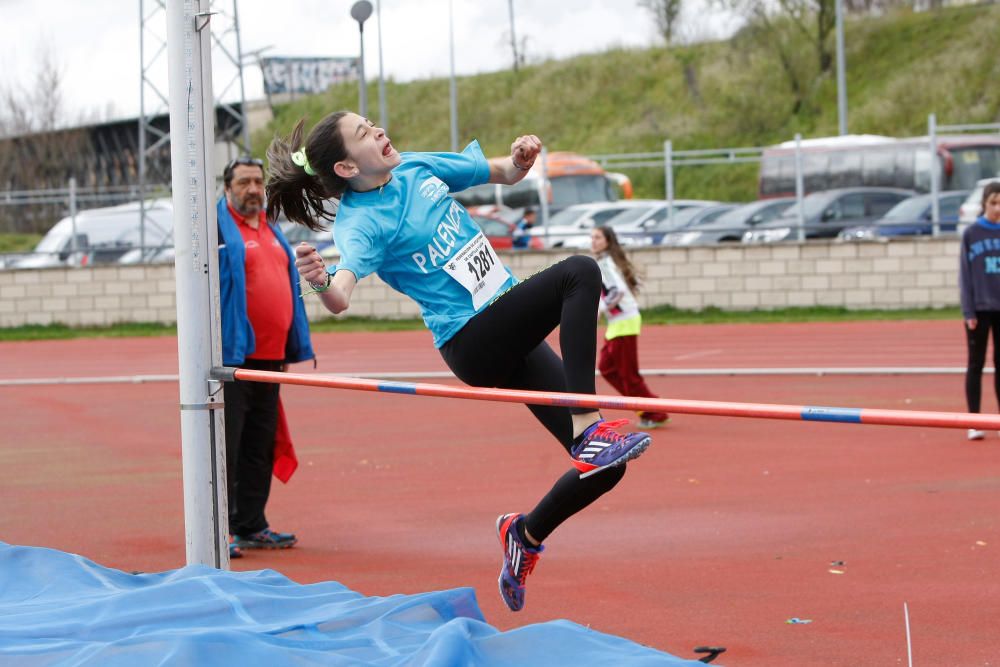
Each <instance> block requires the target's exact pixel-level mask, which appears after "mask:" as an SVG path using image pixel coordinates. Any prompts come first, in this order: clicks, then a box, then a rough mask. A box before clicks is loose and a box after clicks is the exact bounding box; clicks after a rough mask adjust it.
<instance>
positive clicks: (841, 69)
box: [835, 0, 847, 136]
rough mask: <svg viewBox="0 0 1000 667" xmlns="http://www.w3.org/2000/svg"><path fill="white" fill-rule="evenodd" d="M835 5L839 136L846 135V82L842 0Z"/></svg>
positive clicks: (837, 0)
mask: <svg viewBox="0 0 1000 667" xmlns="http://www.w3.org/2000/svg"><path fill="white" fill-rule="evenodd" d="M835 4H836V5H837V121H838V122H837V126H838V128H839V129H840V136H844V135H846V134H847V80H846V75H845V70H846V65H845V64H844V7H843V5H844V0H835Z"/></svg>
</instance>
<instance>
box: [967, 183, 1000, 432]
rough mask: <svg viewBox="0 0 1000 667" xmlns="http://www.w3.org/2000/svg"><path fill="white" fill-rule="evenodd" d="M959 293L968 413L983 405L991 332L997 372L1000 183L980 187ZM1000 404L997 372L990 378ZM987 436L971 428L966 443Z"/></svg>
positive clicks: (999, 349)
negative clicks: (980, 199)
mask: <svg viewBox="0 0 1000 667" xmlns="http://www.w3.org/2000/svg"><path fill="white" fill-rule="evenodd" d="M958 284H959V292H960V295H961V301H962V317H963V319H964V320H965V337H966V341H967V343H968V348H969V363H968V367H967V368H966V371H965V400H966V403H967V404H968V408H969V412H979V410H980V407H981V403H982V385H983V366H984V365H985V363H986V346H987V343H988V341H989V338H990V331H992V332H993V366H994V368H998V369H1000V346H998V345H997V343H998V342H1000V182H994V183H988V184H987V185H986V187H985V188H983V204H982V210H981V211H980V214H979V218H978V219H977V220H976V222H975V224H973V225H970V226H969V228H968V229H966V230H965V232H963V234H962V245H961V250H960V254H959V279H958ZM993 385H994V391H995V392H996V395H997V400H998V401H1000V372H996V373H995V374H994V376H993ZM984 437H986V434H985V433H984V432H983V431H980V430H979V429H974V428H970V429H969V432H968V438H969V440H982V439H983V438H984Z"/></svg>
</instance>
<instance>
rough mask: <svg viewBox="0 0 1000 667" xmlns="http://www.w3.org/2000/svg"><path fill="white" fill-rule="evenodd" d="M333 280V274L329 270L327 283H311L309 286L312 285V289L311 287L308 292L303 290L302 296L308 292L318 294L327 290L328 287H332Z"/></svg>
mask: <svg viewBox="0 0 1000 667" xmlns="http://www.w3.org/2000/svg"><path fill="white" fill-rule="evenodd" d="M331 281H332V276H331V275H330V273H329V272H327V274H326V283H309V287H311V288H312V289H310V290H309V291H308V292H303V293H302V296H306V295H307V294H318V293H320V292H325V291H327V290H328V289H330V283H331Z"/></svg>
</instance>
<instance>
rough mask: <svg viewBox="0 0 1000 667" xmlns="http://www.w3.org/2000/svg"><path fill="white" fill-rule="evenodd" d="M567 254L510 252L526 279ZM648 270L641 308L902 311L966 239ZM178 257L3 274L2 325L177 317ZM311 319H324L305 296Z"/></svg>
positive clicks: (935, 293)
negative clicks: (159, 261) (175, 261)
mask: <svg viewBox="0 0 1000 667" xmlns="http://www.w3.org/2000/svg"><path fill="white" fill-rule="evenodd" d="M564 256H565V253H555V252H516V253H510V254H506V255H504V261H506V262H507V263H508V265H509V266H510V267H511V268H512V269H513V271H514V273H515V275H517V276H519V277H522V278H523V277H526V276H528V275H530V274H532V273H534V272H535V271H538V270H540V269H542V268H545V267H546V266H548V265H550V264H552V263H553V262H556V261H558V260H559V259H561V258H562V257H564ZM631 256H632V259H633V261H634V262H635V263H636V264H637V265H638V267H639V269H640V272H641V275H642V276H644V288H643V291H642V295H641V298H640V302H641V305H642V306H643V307H649V306H654V305H661V304H670V305H673V306H676V307H678V308H683V309H690V310H700V309H703V308H706V307H709V306H717V307H719V308H722V309H725V310H753V309H762V310H766V309H772V308H781V307H794V306H817V305H819V306H843V307H846V308H852V309H869V308H880V309H894V308H921V307H935V308H937V307H945V306H956V305H958V259H957V256H958V241H957V240H956V239H954V238H948V239H929V238H916V239H903V240H893V241H891V242H889V243H856V244H840V243H830V242H822V241H810V242H807V243H803V244H795V243H791V244H778V245H767V246H742V245H735V246H732V247H728V246H727V247H699V248H663V249H659V248H650V249H641V250H636V251H634V252H632V254H631ZM173 275H174V267H173V265H172V264H165V265H150V266H127V267H115V266H106V267H104V266H99V267H94V268H82V269H63V268H55V269H31V270H8V271H0V327H4V328H6V327H16V326H21V325H24V324H51V323H61V324H68V325H72V326H80V325H106V324H113V323H116V322H165V323H172V322H175V321H176V317H177V314H176V309H175V296H174V289H175V287H174V279H173ZM307 301H308V312H309V315H310V317H311V318H312V319H317V318H321V317H326V316H328V315H329V313H328V312H327V311H326V310H324V309H323V308H322V306H321V305H320V303H319V301H318V299H315V298H309V297H307ZM349 313H350V314H351V315H354V316H368V317H378V318H407V317H417V316H419V310H418V309H417V307H416V305H415V304H414V303H413V302H412V301H410V300H409V299H407V298H406V297H403V296H402V295H401V294H399V293H397V292H395V291H393V290H392V289H390V288H389V287H387V286H386V285H385V284H384V283H382V282H381V281H380V280H378V279H377V278H375V277H372V278H369V279H366V280H364V281H362V283H361V284H360V285H359V286H358V288H357V290H356V291H355V293H354V297H353V299H352V306H351V309H350V311H349Z"/></svg>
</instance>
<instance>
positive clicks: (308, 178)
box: [265, 111, 347, 231]
mask: <svg viewBox="0 0 1000 667" xmlns="http://www.w3.org/2000/svg"><path fill="white" fill-rule="evenodd" d="M346 113H347V112H346V111H338V112H336V113H332V114H330V115H328V116H327V117H326V118H324V119H323V120H321V121H320V122H319V123H317V124H316V127H314V128H313V129H312V131H310V132H309V136H308V137H306V138H305V140H304V141H303V135H304V134H305V119H302V120H300V121H299V122H298V123H296V124H295V127H294V129H292V133H291V134H290V135H289V136H288V137H287V138H284V139H282V138H281V137H279V136H275V137H274V140H273V141H272V142H271V145H270V146H268V148H267V162H268V176H267V185H266V186H265V190H266V192H267V219H268V220H270V221H272V222H273V221H274V220H276V219H277V218H278V216H279V215H280V214H281V212H282V211H284V212H285V217H286V218H288V219H289V220H291V221H292V222H296V223H298V224H300V225H305V226H306V227H308V228H309V229H311V230H313V231H321V230H324V229H326V227H325V226H324V225H323V221H332V220H333V218H334V214H333V213H331V212H330V211H329V210H328V209H327V208H326V205H325V204H326V200H328V199H330V198H331V197H336V198H340V196H341V195H342V194H343V193H344V191H345V190H347V181H345V180H344V179H342V178H340V177H339V176H337V175H336V174H335V173H333V165H335V164H336V163H337V162H339V161H341V160H343V159H344V158H346V157H347V150H346V148H345V146H344V139H343V136H342V135H341V134H340V130H339V129H338V123H339V121H340V119H341V118H342V117H343V116H344V115H345V114H346ZM299 151H301V152H302V154H303V156H296V158H298V160H296V159H295V158H293V156H292V154H293V153H298V152H299ZM303 157H307V158H308V159H307V160H305V159H303ZM300 163H301V164H300ZM310 172H311V173H310Z"/></svg>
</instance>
